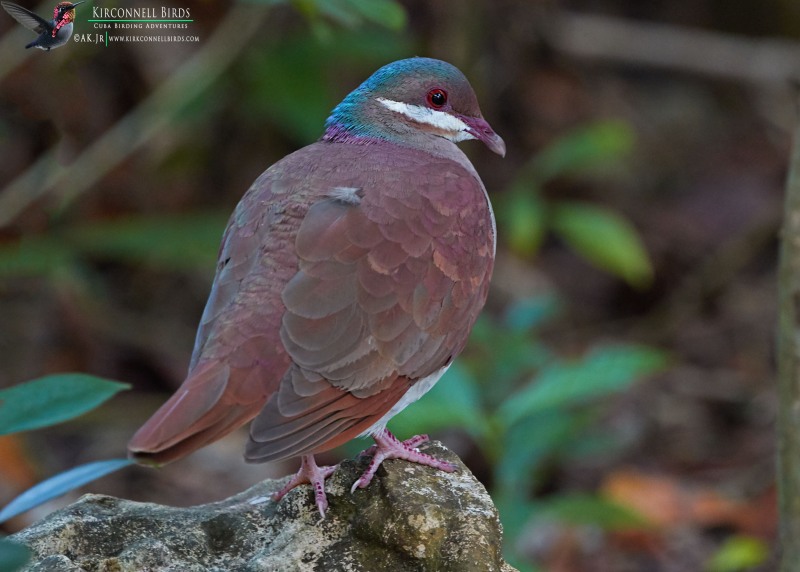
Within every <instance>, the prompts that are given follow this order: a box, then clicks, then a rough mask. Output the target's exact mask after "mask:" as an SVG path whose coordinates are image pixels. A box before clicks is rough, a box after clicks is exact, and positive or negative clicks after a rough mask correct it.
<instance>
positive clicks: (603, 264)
mask: <svg viewBox="0 0 800 572" xmlns="http://www.w3.org/2000/svg"><path fill="white" fill-rule="evenodd" d="M551 225H552V228H553V231H554V232H556V233H557V234H558V235H559V236H560V237H561V238H563V239H564V240H565V241H566V242H567V244H569V245H570V246H571V247H572V248H573V249H574V250H575V251H576V252H577V253H578V254H580V255H581V256H583V257H584V258H585V259H586V260H588V261H589V262H590V263H592V264H594V265H595V266H597V267H598V268H601V269H603V270H606V271H608V272H611V273H612V274H614V275H616V276H619V277H620V278H622V279H623V280H625V281H626V282H628V283H629V284H630V285H631V286H635V287H639V288H641V287H644V286H647V285H648V284H650V282H651V281H652V279H653V268H652V266H651V264H650V258H649V257H648V255H647V251H646V250H645V248H644V245H643V244H642V241H641V240H640V238H639V235H638V234H637V232H636V230H635V229H634V228H633V226H631V224H630V223H629V222H628V221H627V220H625V219H624V218H622V217H621V216H620V215H618V214H617V213H614V212H612V211H610V210H608V209H605V208H602V207H597V206H594V205H590V204H586V203H579V202H561V203H558V204H557V205H554V206H553V212H552V222H551Z"/></svg>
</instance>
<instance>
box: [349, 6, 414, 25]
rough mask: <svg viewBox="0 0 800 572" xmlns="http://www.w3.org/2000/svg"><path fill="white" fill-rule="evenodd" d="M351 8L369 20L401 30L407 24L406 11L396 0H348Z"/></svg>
mask: <svg viewBox="0 0 800 572" xmlns="http://www.w3.org/2000/svg"><path fill="white" fill-rule="evenodd" d="M346 3H347V4H349V6H350V8H351V9H352V10H353V11H354V12H356V13H357V14H358V15H359V16H360V17H361V18H363V19H364V20H366V21H368V22H372V23H374V24H378V25H380V26H383V27H385V28H389V29H390V30H395V31H400V30H402V29H403V28H405V25H406V19H407V18H406V11H405V9H404V8H403V7H402V6H401V5H400V4H398V3H397V2H396V1H395V0H347V1H346Z"/></svg>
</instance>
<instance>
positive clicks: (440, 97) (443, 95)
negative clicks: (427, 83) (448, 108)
mask: <svg viewBox="0 0 800 572" xmlns="http://www.w3.org/2000/svg"><path fill="white" fill-rule="evenodd" d="M445 103H447V92H446V91H445V90H443V89H432V90H430V91H429V92H428V105H430V106H431V107H437V108H438V107H442V106H444V104H445Z"/></svg>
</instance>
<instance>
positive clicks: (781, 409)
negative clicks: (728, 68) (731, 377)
mask: <svg viewBox="0 0 800 572" xmlns="http://www.w3.org/2000/svg"><path fill="white" fill-rule="evenodd" d="M795 95H796V97H795V99H796V101H797V102H798V103H800V97H798V96H797V95H798V94H795ZM782 234H783V236H782V240H781V256H780V267H779V272H778V297H779V307H778V312H779V314H778V326H779V329H778V491H779V510H780V527H781V543H782V545H783V561H782V564H781V571H782V572H793V571H794V570H796V569H797V563H798V562H800V543H799V542H798V538H800V118H798V119H796V120H795V133H794V150H793V151H792V158H791V163H790V165H789V176H788V180H787V183H786V202H785V206H784V221H783V233H782Z"/></svg>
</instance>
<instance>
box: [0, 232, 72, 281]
mask: <svg viewBox="0 0 800 572" xmlns="http://www.w3.org/2000/svg"><path fill="white" fill-rule="evenodd" d="M74 258H75V252H74V249H72V248H71V247H70V246H69V245H67V244H65V243H64V241H63V240H61V239H60V238H58V237H53V236H34V237H26V238H23V239H22V240H21V241H19V242H13V243H6V244H2V245H0V277H18V276H41V275H47V274H49V273H51V272H53V271H55V270H56V269H58V268H60V267H63V266H67V265H70V264H72V263H73V262H74Z"/></svg>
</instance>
